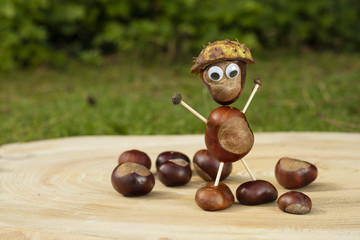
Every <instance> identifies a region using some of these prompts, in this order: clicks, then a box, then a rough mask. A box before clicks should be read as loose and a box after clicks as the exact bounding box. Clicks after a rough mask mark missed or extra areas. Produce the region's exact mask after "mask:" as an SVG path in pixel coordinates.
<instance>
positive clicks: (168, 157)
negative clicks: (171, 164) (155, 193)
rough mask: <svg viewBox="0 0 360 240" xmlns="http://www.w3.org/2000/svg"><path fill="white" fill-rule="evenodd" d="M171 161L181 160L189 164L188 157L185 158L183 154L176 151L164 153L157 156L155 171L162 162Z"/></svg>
mask: <svg viewBox="0 0 360 240" xmlns="http://www.w3.org/2000/svg"><path fill="white" fill-rule="evenodd" d="M171 159H183V160H185V161H186V162H188V163H189V164H190V159H189V157H188V156H186V155H185V154H184V153H181V152H177V151H166V152H162V153H160V154H159V155H158V157H157V158H156V162H155V165H156V169H158V168H159V167H160V165H162V164H163V163H164V162H167V161H169V160H171Z"/></svg>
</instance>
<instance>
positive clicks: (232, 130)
mask: <svg viewBox="0 0 360 240" xmlns="http://www.w3.org/2000/svg"><path fill="white" fill-rule="evenodd" d="M205 144H206V147H207V149H208V150H209V152H210V154H211V156H213V157H214V158H215V159H217V160H218V161H221V162H235V161H238V160H239V159H241V158H243V157H244V156H245V155H246V154H248V153H249V151H250V150H251V148H252V146H253V145H254V135H253V132H252V131H251V129H250V127H249V124H248V122H247V120H246V117H245V114H244V113H243V112H241V111H240V110H239V109H237V108H232V107H228V106H222V107H219V108H216V109H215V110H214V111H212V112H211V114H210V116H209V119H208V121H207V124H206V131H205Z"/></svg>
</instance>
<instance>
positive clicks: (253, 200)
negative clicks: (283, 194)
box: [236, 180, 278, 205]
mask: <svg viewBox="0 0 360 240" xmlns="http://www.w3.org/2000/svg"><path fill="white" fill-rule="evenodd" d="M277 196H278V191H277V190H276V188H275V187H274V186H273V185H272V184H271V183H269V182H267V181H264V180H256V181H250V182H246V183H243V184H241V185H240V186H239V187H238V188H237V190H236V198H237V200H238V201H239V203H241V204H244V205H258V204H263V203H269V202H273V201H275V200H276V199H277Z"/></svg>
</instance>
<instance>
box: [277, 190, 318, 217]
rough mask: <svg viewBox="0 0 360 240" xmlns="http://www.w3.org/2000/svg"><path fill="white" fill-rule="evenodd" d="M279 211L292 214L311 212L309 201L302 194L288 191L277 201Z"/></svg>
mask: <svg viewBox="0 0 360 240" xmlns="http://www.w3.org/2000/svg"><path fill="white" fill-rule="evenodd" d="M277 203H278V207H279V209H280V210H281V211H283V212H287V213H292V214H306V213H309V212H310V211H311V208H312V202H311V199H310V198H309V197H308V196H307V195H306V194H304V193H302V192H298V191H290V192H287V193H284V194H283V195H281V196H280V197H279V199H278V201H277Z"/></svg>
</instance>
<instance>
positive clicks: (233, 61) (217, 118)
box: [172, 39, 262, 210]
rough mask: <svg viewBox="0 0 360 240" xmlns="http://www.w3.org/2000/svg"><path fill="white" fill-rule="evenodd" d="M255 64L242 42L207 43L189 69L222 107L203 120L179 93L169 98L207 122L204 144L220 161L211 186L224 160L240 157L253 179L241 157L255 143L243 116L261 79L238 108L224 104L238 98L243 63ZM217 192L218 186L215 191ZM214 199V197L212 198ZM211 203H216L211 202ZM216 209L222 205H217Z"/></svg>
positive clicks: (219, 175)
mask: <svg viewBox="0 0 360 240" xmlns="http://www.w3.org/2000/svg"><path fill="white" fill-rule="evenodd" d="M254 63H255V61H254V60H253V58H252V55H251V52H250V49H249V48H248V47H247V46H246V45H245V44H241V43H239V42H238V41H231V40H228V39H225V40H223V41H215V42H213V43H209V44H208V45H207V46H204V48H203V50H202V51H201V52H200V54H199V56H198V57H196V58H195V61H194V65H193V66H192V67H191V69H190V72H191V73H194V74H199V75H200V79H201V80H202V82H203V83H204V85H205V86H206V88H207V90H208V92H209V93H210V95H211V97H212V99H213V100H214V101H215V102H216V103H218V104H220V105H222V106H221V107H218V108H216V109H215V110H213V111H212V112H211V114H210V116H209V118H208V119H206V118H205V117H203V116H201V115H200V114H199V113H198V112H196V111H195V110H194V109H193V108H191V107H190V106H189V105H188V104H186V103H185V102H184V101H182V99H181V94H176V95H175V96H173V98H172V102H173V103H174V104H175V105H178V104H181V105H182V106H184V107H185V108H186V109H188V110H189V111H190V112H192V113H193V114H194V115H195V116H197V117H198V118H199V119H200V120H202V121H203V122H204V123H205V124H206V130H205V144H206V147H207V149H208V151H209V153H210V155H211V156H212V157H213V158H215V159H216V160H218V161H220V162H221V163H220V165H219V169H218V172H217V174H216V178H215V182H214V185H213V187H214V188H216V187H217V186H220V185H219V181H220V177H221V173H222V172H221V171H222V169H223V166H224V165H225V163H232V162H235V161H239V160H241V161H242V162H243V164H244V166H245V168H246V170H247V172H248V173H249V175H250V177H251V178H252V179H253V180H255V177H254V176H253V174H252V173H251V170H250V168H249V167H248V166H247V164H246V162H245V160H244V159H243V157H244V156H246V155H247V154H248V153H249V151H250V150H251V148H252V147H253V145H254V135H253V132H252V131H251V129H250V126H249V124H248V121H247V119H246V117H245V111H246V110H247V108H248V106H249V104H250V102H251V100H252V99H253V97H254V95H255V93H256V92H257V91H258V90H259V88H260V86H261V85H262V84H261V81H260V79H258V78H256V79H255V81H254V82H255V86H254V88H253V90H252V92H251V94H250V96H249V99H248V100H247V101H246V104H245V106H244V108H243V109H242V110H241V111H240V110H239V109H237V108H234V107H229V106H227V105H230V104H232V103H234V102H236V101H237V100H238V98H239V97H240V95H241V93H242V91H243V89H244V85H245V79H246V66H247V64H254ZM205 190H206V188H205ZM202 191H203V190H202ZM218 191H219V190H218V189H217V191H215V192H218ZM200 192H201V191H200ZM209 192H211V191H209ZM215 195H218V194H215ZM231 195H232V194H231ZM219 196H221V195H219ZM196 198H198V196H197V197H196ZM213 198H214V199H215V197H213ZM197 202H198V201H197ZM205 202H209V201H205ZM210 205H211V204H210ZM212 205H218V204H215V203H213V204H212ZM202 206H203V204H201V206H200V207H201V208H203V209H205V210H207V207H202ZM216 209H221V208H218V207H217V208H216Z"/></svg>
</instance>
